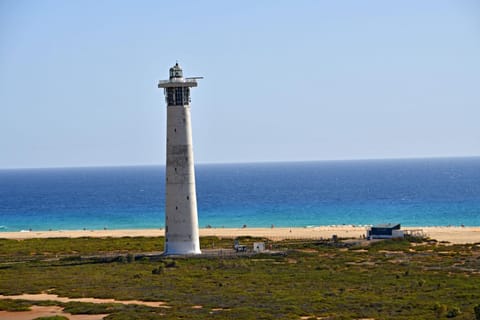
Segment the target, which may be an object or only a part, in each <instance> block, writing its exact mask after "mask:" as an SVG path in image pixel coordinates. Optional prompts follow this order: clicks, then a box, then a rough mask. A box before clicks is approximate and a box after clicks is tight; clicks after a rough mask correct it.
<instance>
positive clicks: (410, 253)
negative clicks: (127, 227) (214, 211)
mask: <svg viewBox="0 0 480 320" xmlns="http://www.w3.org/2000/svg"><path fill="white" fill-rule="evenodd" d="M258 240H261V239H255V238H250V237H246V238H242V239H240V242H241V243H242V244H249V243H252V242H254V241H258ZM201 242H202V247H203V248H204V249H205V248H213V249H221V248H223V249H224V250H225V251H227V250H228V249H231V248H232V245H233V241H232V240H231V239H218V238H215V237H208V238H202V239H201ZM270 245H271V246H272V248H273V249H274V250H275V251H274V252H272V253H268V254H267V253H263V254H257V255H249V256H248V255H238V256H236V255H222V256H216V257H212V256H213V254H212V256H201V257H188V258H175V259H174V258H171V257H168V258H165V257H159V256H155V255H153V256H145V255H144V254H143V253H145V252H155V251H161V249H162V248H163V239H159V238H120V239H114V238H111V239H94V238H81V239H35V240H24V241H14V240H0V294H4V295H13V294H21V293H40V292H44V291H47V290H48V292H49V293H53V294H58V295H60V296H67V297H71V298H79V297H95V298H114V299H118V300H143V301H164V302H166V306H165V307H147V306H141V305H124V304H118V303H115V304H92V303H80V302H69V303H63V304H62V303H56V304H57V305H59V306H62V307H64V308H65V311H66V312H70V313H72V314H109V315H108V316H107V317H106V319H117V320H118V319H178V318H195V319H207V318H208V319H224V318H231V319H276V318H281V319H299V318H300V317H312V318H314V317H324V318H328V319H358V318H374V319H448V318H450V319H474V318H475V317H477V319H480V318H479V317H478V313H479V312H480V311H479V309H480V307H478V306H479V303H480V246H478V245H464V246H461V245H455V246H447V245H443V244H441V243H435V242H423V243H411V242H409V241H406V240H402V241H381V242H376V243H372V244H371V245H370V246H367V247H363V246H360V245H345V244H343V243H339V244H332V243H330V242H327V241H307V240H304V241H289V242H276V243H268V244H267V247H268V246H270ZM102 255H104V256H105V257H108V259H103V258H102V257H101V256H102ZM99 256H100V257H99ZM50 303H52V302H50ZM53 303H55V302H53ZM32 304H37V305H38V304H40V303H38V302H26V301H14V300H0V310H26V309H28V307H29V306H30V305H32ZM475 307H477V308H475Z"/></svg>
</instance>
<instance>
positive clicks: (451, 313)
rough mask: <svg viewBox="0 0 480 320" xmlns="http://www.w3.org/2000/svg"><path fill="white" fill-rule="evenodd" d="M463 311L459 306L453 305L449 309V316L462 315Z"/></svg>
mask: <svg viewBox="0 0 480 320" xmlns="http://www.w3.org/2000/svg"><path fill="white" fill-rule="evenodd" d="M461 313H462V312H461V311H460V309H459V308H458V307H453V308H452V309H450V310H448V312H447V318H455V317H456V316H458V315H460V314H461Z"/></svg>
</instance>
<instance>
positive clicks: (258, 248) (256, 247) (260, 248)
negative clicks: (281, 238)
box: [253, 242, 265, 252]
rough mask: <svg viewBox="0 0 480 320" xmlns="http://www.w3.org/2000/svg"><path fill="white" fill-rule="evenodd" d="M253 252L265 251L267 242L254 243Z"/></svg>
mask: <svg viewBox="0 0 480 320" xmlns="http://www.w3.org/2000/svg"><path fill="white" fill-rule="evenodd" d="M253 251H254V252H262V251H265V242H254V243H253Z"/></svg>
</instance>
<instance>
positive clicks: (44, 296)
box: [0, 293, 169, 319]
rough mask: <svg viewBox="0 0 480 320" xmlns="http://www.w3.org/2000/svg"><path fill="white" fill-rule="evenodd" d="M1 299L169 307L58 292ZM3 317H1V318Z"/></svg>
mask: <svg viewBox="0 0 480 320" xmlns="http://www.w3.org/2000/svg"><path fill="white" fill-rule="evenodd" d="M0 299H17V300H18V299H21V300H29V301H47V300H51V301H59V302H73V301H74V302H89V303H121V304H138V305H141V306H148V307H157V308H158V307H162V308H169V307H168V306H166V303H165V302H162V301H157V302H153V301H140V300H115V299H97V298H67V297H59V296H57V295H56V294H50V293H40V294H20V295H16V296H4V295H0ZM0 319H1V318H0Z"/></svg>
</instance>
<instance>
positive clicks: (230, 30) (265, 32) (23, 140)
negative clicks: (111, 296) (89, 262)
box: [0, 0, 480, 168]
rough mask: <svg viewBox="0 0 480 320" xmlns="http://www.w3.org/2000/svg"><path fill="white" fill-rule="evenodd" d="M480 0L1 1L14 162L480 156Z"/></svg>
mask: <svg viewBox="0 0 480 320" xmlns="http://www.w3.org/2000/svg"><path fill="white" fill-rule="evenodd" d="M479 57H480V3H479V2H478V1H441V0H440V1H438V0H430V1H429V0H426V1H408V0H407V1H368V0H366V1H353V0H352V1H303V0H300V1H242V2H229V1H113V0H101V1H89V0H86V1H42V0H39V1H33V0H31V1H22V0H19V1H14V0H9V1H8V0H0V168H13V167H55V166H95V165H101V166H103V165H137V164H164V162H165V124H166V123H165V122H166V117H165V116H166V110H165V108H166V107H165V104H164V98H163V92H162V91H161V90H160V89H157V88H156V83H157V81H158V80H160V79H166V78H167V77H168V68H169V67H170V66H171V65H173V64H174V63H175V61H176V60H178V61H179V62H180V64H181V65H182V66H183V68H184V73H185V74H186V75H187V76H204V77H205V79H204V80H201V82H200V84H199V87H198V88H195V89H194V90H193V92H192V121H193V134H194V152H195V158H196V162H198V163H212V162H214V163H217V162H255V161H304V160H330V159H370V158H409V157H439V156H479V155H480V125H479V123H480V58H479Z"/></svg>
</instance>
